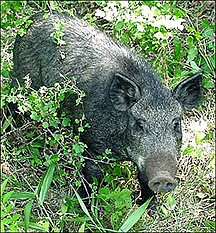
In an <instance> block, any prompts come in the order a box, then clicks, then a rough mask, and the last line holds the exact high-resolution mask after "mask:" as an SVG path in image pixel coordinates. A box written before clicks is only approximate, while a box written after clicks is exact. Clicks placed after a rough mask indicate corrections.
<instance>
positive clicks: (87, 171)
mask: <svg viewBox="0 0 216 233" xmlns="http://www.w3.org/2000/svg"><path fill="white" fill-rule="evenodd" d="M102 169H103V166H102V165H101V163H99V162H98V163H95V162H94V161H92V160H88V159H87V160H86V161H85V166H84V168H83V170H82V173H83V175H84V180H83V184H82V186H81V187H80V189H79V193H80V196H81V197H82V198H86V200H85V202H86V203H87V202H88V204H89V203H90V196H91V193H92V190H91V187H90V186H89V185H91V184H93V182H94V180H93V177H94V178H96V179H97V180H98V183H100V182H101V180H102Z"/></svg>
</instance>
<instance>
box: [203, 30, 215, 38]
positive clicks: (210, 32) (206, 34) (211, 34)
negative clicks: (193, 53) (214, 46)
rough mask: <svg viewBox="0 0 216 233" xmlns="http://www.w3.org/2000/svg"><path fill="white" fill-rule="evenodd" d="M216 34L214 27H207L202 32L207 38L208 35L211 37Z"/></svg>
mask: <svg viewBox="0 0 216 233" xmlns="http://www.w3.org/2000/svg"><path fill="white" fill-rule="evenodd" d="M213 34H214V31H213V29H212V28H206V29H205V30H204V31H203V33H202V36H203V37H205V38H208V37H211V36H213Z"/></svg>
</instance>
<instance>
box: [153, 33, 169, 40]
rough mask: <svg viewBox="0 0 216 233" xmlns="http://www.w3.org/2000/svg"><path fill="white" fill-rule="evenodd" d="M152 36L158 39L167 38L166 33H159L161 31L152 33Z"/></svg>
mask: <svg viewBox="0 0 216 233" xmlns="http://www.w3.org/2000/svg"><path fill="white" fill-rule="evenodd" d="M154 36H155V37H156V38H157V39H158V40H160V39H162V40H166V39H167V36H166V35H164V34H163V33H161V32H157V33H155V34H154Z"/></svg>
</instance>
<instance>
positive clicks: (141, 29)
mask: <svg viewBox="0 0 216 233" xmlns="http://www.w3.org/2000/svg"><path fill="white" fill-rule="evenodd" d="M137 30H138V31H140V32H143V31H144V27H143V25H142V24H139V23H138V24H137Z"/></svg>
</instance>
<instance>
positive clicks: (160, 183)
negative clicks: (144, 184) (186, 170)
mask: <svg viewBox="0 0 216 233" xmlns="http://www.w3.org/2000/svg"><path fill="white" fill-rule="evenodd" d="M148 186H149V188H150V189H151V190H152V191H154V192H170V191H172V190H173V189H174V188H175V187H176V186H177V183H176V182H175V180H174V179H173V178H172V177H171V176H170V174H169V173H168V172H161V173H160V174H158V175H157V176H155V177H153V178H152V179H151V180H150V181H149V182H148Z"/></svg>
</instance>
